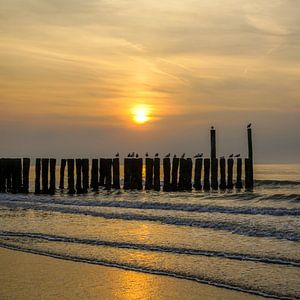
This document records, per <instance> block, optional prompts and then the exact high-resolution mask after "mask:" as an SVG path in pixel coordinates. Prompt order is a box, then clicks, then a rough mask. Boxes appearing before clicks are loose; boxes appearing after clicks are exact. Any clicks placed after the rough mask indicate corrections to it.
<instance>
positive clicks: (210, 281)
mask: <svg viewBox="0 0 300 300" xmlns="http://www.w3.org/2000/svg"><path fill="white" fill-rule="evenodd" d="M0 247H3V248H7V249H11V250H17V251H23V252H28V253H32V254H38V255H44V256H49V257H53V258H56V259H62V260H69V261H73V262H81V263H88V264H95V265H103V266H108V267H116V268H120V269H124V270H131V271H136V272H142V273H149V274H154V275H164V276H169V277H176V278H179V279H186V280H192V281H196V282H199V283H205V284H209V285H213V286H216V287H221V288H227V289H231V290H236V291H240V292H247V293H250V294H254V295H258V296H263V297H268V298H276V299H284V300H292V299H296V296H293V295H291V296H290V295H282V294H279V293H272V292H269V291H263V290H254V289H251V288H249V286H243V285H239V286H238V285H234V284H228V283H226V282H225V281H217V280H213V279H211V278H206V277H205V276H202V277H200V276H195V275H192V274H189V273H185V272H180V271H171V270H163V269H154V268H150V267H145V266H138V265H135V264H130V263H120V262H114V261H109V260H105V259H101V260H100V259H94V258H86V257H80V256H72V255H66V254H60V253H55V252H51V251H46V250H37V249H30V248H26V247H20V246H15V245H11V244H9V243H3V242H0Z"/></svg>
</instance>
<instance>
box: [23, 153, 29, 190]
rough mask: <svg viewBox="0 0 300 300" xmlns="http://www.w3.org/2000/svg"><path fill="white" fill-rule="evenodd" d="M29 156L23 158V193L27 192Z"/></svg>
mask: <svg viewBox="0 0 300 300" xmlns="http://www.w3.org/2000/svg"><path fill="white" fill-rule="evenodd" d="M29 172H30V158H23V193H28V192H29Z"/></svg>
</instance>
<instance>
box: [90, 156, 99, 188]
mask: <svg viewBox="0 0 300 300" xmlns="http://www.w3.org/2000/svg"><path fill="white" fill-rule="evenodd" d="M91 173H92V174H91V175H92V176H91V188H92V189H93V191H94V192H96V191H98V190H99V176H98V174H99V160H98V159H97V158H94V159H93V160H92V171H91Z"/></svg>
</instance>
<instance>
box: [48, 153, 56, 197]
mask: <svg viewBox="0 0 300 300" xmlns="http://www.w3.org/2000/svg"><path fill="white" fill-rule="evenodd" d="M55 190H56V159H55V158H51V159H50V187H49V194H51V195H53V194H54V193H55Z"/></svg>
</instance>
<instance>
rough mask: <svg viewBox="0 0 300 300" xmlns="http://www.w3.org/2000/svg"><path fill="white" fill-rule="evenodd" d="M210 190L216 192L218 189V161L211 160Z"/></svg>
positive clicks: (215, 159)
mask: <svg viewBox="0 0 300 300" xmlns="http://www.w3.org/2000/svg"><path fill="white" fill-rule="evenodd" d="M211 188H212V189H213V190H217V189H218V188H219V184H218V159H217V158H212V159H211Z"/></svg>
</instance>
